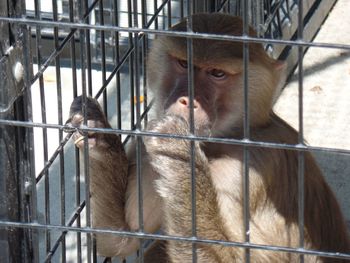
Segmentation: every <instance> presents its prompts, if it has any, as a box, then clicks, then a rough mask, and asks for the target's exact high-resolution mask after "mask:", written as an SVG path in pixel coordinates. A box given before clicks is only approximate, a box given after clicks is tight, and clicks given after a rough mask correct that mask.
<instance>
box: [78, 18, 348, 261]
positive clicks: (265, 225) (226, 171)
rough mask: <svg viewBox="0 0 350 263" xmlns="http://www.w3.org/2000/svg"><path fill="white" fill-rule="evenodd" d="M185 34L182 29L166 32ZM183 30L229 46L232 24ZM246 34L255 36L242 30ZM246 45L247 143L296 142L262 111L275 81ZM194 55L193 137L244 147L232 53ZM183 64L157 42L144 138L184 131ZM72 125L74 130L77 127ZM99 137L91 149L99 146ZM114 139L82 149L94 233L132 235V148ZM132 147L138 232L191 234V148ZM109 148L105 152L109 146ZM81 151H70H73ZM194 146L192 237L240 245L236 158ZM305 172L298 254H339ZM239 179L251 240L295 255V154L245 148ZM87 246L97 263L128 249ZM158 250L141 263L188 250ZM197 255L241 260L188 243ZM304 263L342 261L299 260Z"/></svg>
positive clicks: (237, 49)
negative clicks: (139, 187)
mask: <svg viewBox="0 0 350 263" xmlns="http://www.w3.org/2000/svg"><path fill="white" fill-rule="evenodd" d="M186 28H187V27H186V21H183V22H181V23H179V24H178V25H175V26H174V27H173V28H172V29H171V30H180V31H185V30H186ZM193 31H194V32H206V33H212V34H228V35H237V36H240V35H242V21H241V19H240V18H237V17H232V16H229V15H224V14H211V15H209V14H198V15H194V16H193ZM249 32H250V33H249V34H250V35H253V36H254V35H255V33H254V31H253V30H252V29H250V30H249ZM249 47H250V51H249V58H250V59H249V72H248V74H249V75H248V76H249V104H250V110H249V114H250V134H251V137H250V139H251V140H256V141H266V142H276V143H288V144H297V143H298V134H297V132H296V131H295V130H293V129H292V128H291V127H290V126H289V125H288V124H286V123H285V122H284V121H283V120H281V119H280V118H279V117H277V116H276V115H275V114H274V113H273V112H272V109H271V108H272V104H273V99H274V97H275V93H276V89H277V86H278V83H279V79H280V76H279V75H280V70H279V68H278V66H277V65H278V62H277V61H275V60H273V59H271V58H269V57H268V56H267V55H266V54H265V52H264V50H263V48H262V46H261V45H260V44H250V45H249ZM193 51H194V57H193V63H194V93H195V96H194V105H195V109H194V122H195V133H196V134H200V135H211V136H215V137H225V138H233V139H243V116H244V110H243V108H244V104H243V72H242V71H243V62H242V43H239V42H234V41H217V40H207V39H200V40H199V39H194V40H193ZM186 59H187V54H186V39H185V38H176V37H164V36H162V37H159V38H158V39H156V40H155V43H154V46H153V48H152V49H151V52H150V55H149V59H148V67H147V68H148V69H149V74H148V80H149V84H150V85H149V87H150V88H151V89H152V90H153V93H154V95H155V100H156V105H155V106H156V109H155V111H156V113H157V114H158V115H157V118H156V119H155V120H153V121H151V122H150V123H149V125H148V130H150V131H154V132H161V133H171V134H182V135H187V134H189V133H190V131H189V124H188V122H189V121H188V120H189V117H188V116H189V108H188V100H189V98H188V94H187V86H188V79H187V69H186V68H184V63H183V62H179V60H181V61H183V60H186ZM213 69H214V71H213ZM217 70H219V71H220V72H225V75H224V77H222V78H220V77H217V76H216V75H215V73H216V72H217ZM73 105H74V102H73ZM73 108H74V107H73ZM78 108H79V107H78ZM89 109H90V110H92V111H96V113H95V114H92V115H91V116H95V117H96V116H97V118H95V121H93V122H92V121H90V126H98V127H109V124H108V123H107V122H106V120H105V118H104V117H101V114H100V113H101V110H100V109H98V107H89ZM71 116H72V120H74V116H79V114H77V112H74V111H73V113H72V114H71ZM102 116H103V115H102ZM91 119H93V117H91ZM72 124H73V125H74V126H79V122H77V121H75V122H74V121H73V122H72ZM79 136H80V135H79ZM100 136H103V137H101V138H102V139H101V142H102V144H99V143H98V142H99V138H100ZM113 136H114V135H99V136H97V135H96V134H90V138H97V139H96V142H95V144H89V145H90V151H89V153H90V155H89V156H90V159H89V164H90V176H91V182H92V184H91V189H90V191H91V192H92V195H91V202H92V215H93V226H94V227H109V228H112V229H121V230H133V231H136V230H137V229H138V214H137V198H136V197H137V193H136V182H135V180H136V179H135V161H134V160H135V152H134V150H133V149H134V148H133V147H131V150H130V151H127V157H125V156H124V153H123V150H122V147H121V145H120V141H119V138H118V137H117V136H114V137H113ZM107 138H108V139H107ZM111 138H112V139H111ZM143 139H144V144H145V149H143V155H142V158H143V159H142V177H143V183H144V185H143V192H144V196H143V198H144V202H143V203H144V206H143V209H144V222H145V227H144V228H145V231H146V232H154V231H155V230H157V229H158V228H159V227H160V224H161V223H162V224H163V230H164V232H165V233H166V234H169V235H176V236H186V237H188V236H191V235H192V227H191V226H192V225H191V224H192V218H191V211H192V204H191V165H190V162H191V155H190V152H191V143H190V141H189V140H182V139H181V140H180V139H169V138H161V137H152V136H148V137H145V138H143ZM91 141H92V142H93V140H91ZM115 141H117V143H116V144H115V143H110V142H115ZM107 142H109V143H107ZM89 143H90V141H89ZM81 145H82V144H79V145H77V146H78V147H80V148H81V149H82V146H81ZM100 145H104V146H103V147H102V146H100ZM106 145H107V146H106ZM194 147H195V158H194V166H195V175H196V188H195V189H196V204H195V206H196V211H197V217H196V223H197V236H198V237H199V238H205V239H214V240H223V241H238V242H244V222H243V188H242V185H243V181H242V180H243V148H242V147H241V146H236V145H230V144H219V143H208V142H205V143H201V144H200V143H198V142H195V143H194ZM94 158H95V159H96V160H97V161H96V162H95V161H94ZM126 158H127V159H128V162H126V160H125V159H126ZM126 164H128V168H126ZM304 173H305V180H304V184H305V188H304V189H305V248H308V249H316V250H322V251H333V252H345V253H349V252H350V242H349V239H348V236H347V229H346V226H345V223H344V219H343V217H342V214H341V211H340V208H339V205H338V203H337V201H336V199H335V197H334V194H333V193H332V191H331V190H330V188H329V187H328V185H327V184H326V182H325V180H324V179H323V177H322V175H321V172H320V170H319V168H318V167H317V165H316V163H315V161H314V159H313V157H312V156H311V154H309V153H305V170H304ZM249 180H250V184H249V194H250V195H249V199H250V203H249V205H250V207H249V208H250V240H251V242H252V243H255V244H265V245H276V246H287V247H298V245H299V230H298V152H297V151H294V150H284V149H271V148H262V147H250V148H249ZM94 182H95V183H94ZM125 182H126V183H125ZM94 204H95V205H94ZM98 240H100V241H98V246H97V249H98V251H99V253H100V254H102V255H105V256H112V255H121V256H125V255H127V254H129V253H132V252H133V251H134V250H135V249H136V248H137V245H138V242H137V240H136V239H131V238H126V239H123V238H120V237H117V236H108V235H101V236H99V237H98ZM162 246H163V243H162ZM163 252H164V250H163V249H162V248H161V247H157V246H155V247H152V249H151V250H150V252H149V253H148V254H146V259H147V261H148V262H155V261H158V262H167V260H169V261H170V262H191V260H192V244H191V243H189V242H179V241H169V242H167V246H166V252H167V257H168V258H167V259H165V258H163V256H164V253H163ZM250 252H251V262H298V254H293V253H285V252H278V251H266V250H258V249H251V251H250ZM197 253H198V262H243V261H244V249H242V248H236V247H231V246H221V245H209V244H204V243H198V244H197ZM152 255H157V256H152ZM161 255H163V256H161ZM153 257H154V258H153ZM344 261H345V260H344ZM305 262H342V260H336V259H329V258H318V257H315V256H305Z"/></svg>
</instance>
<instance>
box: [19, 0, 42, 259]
mask: <svg viewBox="0 0 350 263" xmlns="http://www.w3.org/2000/svg"><path fill="white" fill-rule="evenodd" d="M22 8H23V10H22V13H24V12H25V11H24V10H25V3H23V4H22ZM22 32H23V38H22V40H23V54H24V56H23V65H24V68H25V70H24V86H25V90H26V92H25V96H26V101H27V109H26V112H27V119H28V121H29V122H30V121H33V117H32V116H33V115H32V101H31V92H30V89H29V87H30V86H31V77H32V75H33V71H32V70H33V69H32V61H31V60H32V59H31V58H30V55H29V54H31V50H32V49H31V44H30V43H31V28H30V27H29V28H28V27H26V26H25V25H24V26H23V27H22ZM26 140H27V151H28V154H29V156H28V159H29V165H28V167H27V169H28V170H27V171H26V172H25V176H26V177H27V178H26V182H28V183H29V185H24V187H25V188H24V190H25V194H28V193H30V194H29V196H30V198H31V200H30V205H31V207H30V208H29V209H28V211H29V212H30V217H29V220H28V222H33V221H36V220H37V194H36V184H35V182H36V180H35V165H34V164H35V155H34V132H33V128H27V138H26ZM26 232H27V236H29V238H28V239H29V240H30V241H31V242H30V244H29V247H30V250H29V253H30V254H29V255H30V256H31V259H32V260H33V261H34V262H36V261H38V260H39V246H38V244H39V241H38V233H37V231H35V230H31V229H28V230H27V231H26Z"/></svg>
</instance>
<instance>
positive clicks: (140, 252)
mask: <svg viewBox="0 0 350 263" xmlns="http://www.w3.org/2000/svg"><path fill="white" fill-rule="evenodd" d="M137 5H138V1H137V0H133V7H134V9H133V15H134V17H133V20H134V21H133V25H134V26H135V27H138V26H139V23H138V15H139V14H138V6H137ZM133 41H134V42H133V46H134V52H133V54H134V56H133V59H134V60H133V61H132V62H133V69H134V71H133V73H134V74H133V76H132V77H134V84H135V95H136V124H135V128H136V130H137V131H139V130H141V107H140V95H141V93H140V66H139V61H140V60H139V54H140V52H139V36H138V34H137V33H135V34H134V36H133ZM131 88H132V87H131ZM132 101H133V103H134V97H132ZM141 151H142V138H141V137H140V136H138V137H137V138H136V184H137V204H138V223H139V229H138V231H139V232H140V233H144V222H143V184H142V153H141ZM138 258H139V262H140V263H142V262H143V261H144V239H140V247H139V250H138Z"/></svg>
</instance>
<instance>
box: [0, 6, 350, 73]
mask: <svg viewBox="0 0 350 263" xmlns="http://www.w3.org/2000/svg"><path fill="white" fill-rule="evenodd" d="M97 1H98V0H97ZM0 21H7V22H9V23H17V24H21V25H23V24H26V25H28V26H31V25H34V26H48V27H55V26H57V27H61V28H62V29H64V28H73V29H76V30H78V29H95V30H107V31H120V32H127V33H144V34H157V35H164V36H173V37H185V38H193V39H208V38H210V39H213V40H224V41H233V42H247V43H262V44H281V45H289V46H304V47H317V48H335V49H344V50H348V49H349V50H350V45H349V44H337V43H319V42H311V41H305V40H303V41H300V40H299V41H295V40H282V39H266V38H258V37H240V36H232V35H218V34H207V33H194V32H182V31H167V30H157V29H149V28H134V27H117V26H112V25H104V26H101V25H91V24H90V25H86V24H80V23H70V22H54V21H46V20H45V21H42V20H36V19H27V18H18V19H14V18H9V17H0ZM61 46H62V45H61ZM60 52H61V50H60ZM57 53H58V52H54V53H53V54H52V55H51V56H50V59H51V60H52V59H53V57H54V56H56V55H57ZM51 60H46V61H45V63H44V64H45V66H46V67H47V66H48V65H47V63H49V62H51ZM44 64H43V65H44ZM41 71H42V68H41V69H40V72H41ZM40 72H38V73H37V75H40ZM41 73H42V72H41ZM37 75H36V77H35V80H36V79H37V78H38V76H37Z"/></svg>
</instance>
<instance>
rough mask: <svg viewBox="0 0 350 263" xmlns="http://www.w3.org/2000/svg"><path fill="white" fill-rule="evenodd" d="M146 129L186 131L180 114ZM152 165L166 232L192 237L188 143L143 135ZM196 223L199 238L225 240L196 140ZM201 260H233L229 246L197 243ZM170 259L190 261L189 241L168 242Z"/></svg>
mask: <svg viewBox="0 0 350 263" xmlns="http://www.w3.org/2000/svg"><path fill="white" fill-rule="evenodd" d="M149 130H150V131H153V132H159V133H170V134H180V135H186V134H189V128H188V124H187V122H186V121H185V120H184V119H182V118H181V117H177V116H166V117H165V118H163V119H161V120H158V121H154V122H150V124H149ZM144 143H145V146H146V150H147V152H148V154H149V156H150V159H151V164H152V165H153V167H154V169H155V170H156V171H157V172H158V173H159V175H160V178H159V180H157V186H158V188H157V189H158V192H159V194H160V195H161V197H162V198H163V203H164V215H165V222H164V227H165V231H166V233H167V234H169V235H176V236H184V237H189V236H192V235H193V233H192V202H191V200H192V195H191V192H192V187H191V154H190V153H191V142H190V141H189V140H182V139H169V138H161V137H144ZM194 149H195V157H194V168H195V171H194V172H195V190H196V203H195V204H193V205H194V206H195V207H196V224H197V235H198V237H200V238H208V239H219V240H227V238H226V236H225V233H224V229H223V227H221V226H222V225H223V224H222V222H221V218H220V216H219V213H218V211H219V208H218V204H217V196H216V192H215V189H214V187H213V184H212V181H211V176H210V170H209V166H208V160H207V158H206V156H205V155H204V153H203V151H202V150H201V149H200V147H199V144H198V143H197V142H195V143H194ZM197 247H198V258H199V260H200V262H219V261H220V262H232V259H233V257H234V255H233V252H232V251H231V248H228V247H222V246H208V245H204V244H201V243H198V244H197ZM168 254H169V256H170V258H171V260H172V262H192V261H191V260H192V244H191V243H190V242H176V241H169V244H168Z"/></svg>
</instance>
